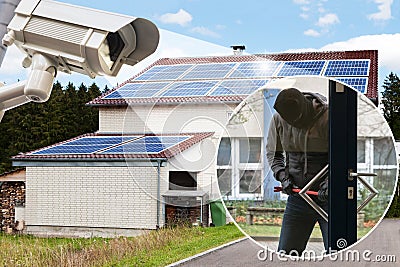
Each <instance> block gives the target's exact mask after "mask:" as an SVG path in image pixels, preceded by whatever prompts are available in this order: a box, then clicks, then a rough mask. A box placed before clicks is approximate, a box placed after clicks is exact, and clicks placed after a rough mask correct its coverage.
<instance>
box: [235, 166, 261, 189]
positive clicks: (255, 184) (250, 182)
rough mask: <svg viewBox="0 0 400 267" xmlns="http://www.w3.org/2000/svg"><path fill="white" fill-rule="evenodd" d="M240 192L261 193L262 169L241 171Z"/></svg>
mask: <svg viewBox="0 0 400 267" xmlns="http://www.w3.org/2000/svg"><path fill="white" fill-rule="evenodd" d="M239 184H240V186H239V188H240V189H239V193H240V194H253V193H258V194H261V171H255V170H245V171H243V170H242V171H240V183H239Z"/></svg>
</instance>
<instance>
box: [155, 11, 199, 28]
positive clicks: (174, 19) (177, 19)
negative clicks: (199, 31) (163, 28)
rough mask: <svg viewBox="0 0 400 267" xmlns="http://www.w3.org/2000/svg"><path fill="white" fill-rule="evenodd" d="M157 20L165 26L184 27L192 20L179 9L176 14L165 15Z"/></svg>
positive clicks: (186, 13)
mask: <svg viewBox="0 0 400 267" xmlns="http://www.w3.org/2000/svg"><path fill="white" fill-rule="evenodd" d="M159 20H160V21H161V22H162V23H165V24H178V25H180V26H182V27H185V26H187V25H188V24H189V23H190V22H191V21H192V20H193V17H192V15H190V13H188V12H186V11H185V10H183V9H179V11H178V12H177V13H166V14H164V15H161V16H160V17H159Z"/></svg>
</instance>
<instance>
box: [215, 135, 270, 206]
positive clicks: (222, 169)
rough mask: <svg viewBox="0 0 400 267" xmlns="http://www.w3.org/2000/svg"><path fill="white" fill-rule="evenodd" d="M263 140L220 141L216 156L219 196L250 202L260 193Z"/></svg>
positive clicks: (231, 139)
mask: <svg viewBox="0 0 400 267" xmlns="http://www.w3.org/2000/svg"><path fill="white" fill-rule="evenodd" d="M262 153H263V149H262V138H261V137H259V138H257V137H251V138H222V139H221V142H220V146H219V149H218V156H217V165H218V166H217V176H218V184H219V188H220V191H221V194H222V196H232V197H233V199H253V198H256V197H260V196H262V194H263V187H262V177H263V176H262V175H263V174H262V173H263V165H262V161H263V160H262V158H263V157H262V156H261V155H262Z"/></svg>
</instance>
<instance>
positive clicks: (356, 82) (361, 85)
mask: <svg viewBox="0 0 400 267" xmlns="http://www.w3.org/2000/svg"><path fill="white" fill-rule="evenodd" d="M335 79H337V80H338V81H341V82H342V83H344V84H348V85H350V86H352V87H354V88H355V89H357V90H358V91H359V92H360V93H362V94H365V93H366V92H367V86H368V78H366V77H363V78H335Z"/></svg>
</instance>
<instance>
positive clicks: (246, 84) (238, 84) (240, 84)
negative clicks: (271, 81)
mask: <svg viewBox="0 0 400 267" xmlns="http://www.w3.org/2000/svg"><path fill="white" fill-rule="evenodd" d="M267 82H268V80H225V81H223V82H222V83H221V84H220V85H218V87H217V88H216V89H215V90H214V91H213V92H212V93H211V94H210V95H211V96H222V95H250V94H252V93H253V92H255V91H256V90H257V89H258V88H260V87H261V86H264V85H265V84H266V83H267Z"/></svg>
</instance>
